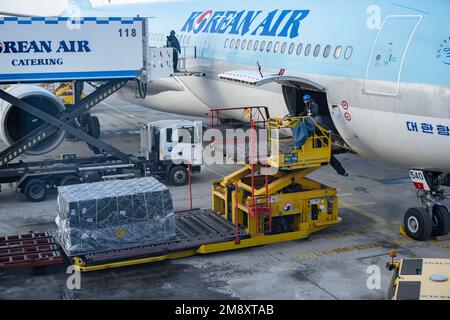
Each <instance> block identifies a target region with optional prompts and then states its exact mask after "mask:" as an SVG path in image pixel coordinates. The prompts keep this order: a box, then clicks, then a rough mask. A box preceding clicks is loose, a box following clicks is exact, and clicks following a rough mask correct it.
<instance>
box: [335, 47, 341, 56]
mask: <svg viewBox="0 0 450 320" xmlns="http://www.w3.org/2000/svg"><path fill="white" fill-rule="evenodd" d="M341 53H342V47H341V46H337V47H336V50H334V58H335V59H339V58H340V57H341Z"/></svg>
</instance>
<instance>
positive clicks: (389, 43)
mask: <svg viewBox="0 0 450 320" xmlns="http://www.w3.org/2000/svg"><path fill="white" fill-rule="evenodd" d="M422 18H423V17H422V16H419V15H401V16H400V15H398V16H388V17H386V19H385V20H384V22H383V25H382V26H381V28H380V30H379V31H378V34H377V37H376V38H375V41H374V44H373V47H372V51H371V53H370V58H369V61H368V65H367V72H366V81H365V91H366V93H372V94H380V95H388V96H397V95H398V93H399V85H400V78H401V73H402V68H403V62H404V60H405V57H406V54H407V52H408V48H409V45H410V43H411V40H412V39H413V37H414V34H415V32H416V30H417V27H418V26H419V24H420V22H421V21H422Z"/></svg>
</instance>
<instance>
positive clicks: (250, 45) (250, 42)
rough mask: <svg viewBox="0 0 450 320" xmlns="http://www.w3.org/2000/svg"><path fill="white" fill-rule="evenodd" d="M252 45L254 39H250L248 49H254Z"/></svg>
mask: <svg viewBox="0 0 450 320" xmlns="http://www.w3.org/2000/svg"><path fill="white" fill-rule="evenodd" d="M252 46H253V41H252V40H249V41H248V45H247V50H249V51H250V50H252Z"/></svg>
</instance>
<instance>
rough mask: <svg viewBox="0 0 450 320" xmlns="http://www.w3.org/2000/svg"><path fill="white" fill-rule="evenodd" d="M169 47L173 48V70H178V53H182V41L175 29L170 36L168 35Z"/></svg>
mask: <svg viewBox="0 0 450 320" xmlns="http://www.w3.org/2000/svg"><path fill="white" fill-rule="evenodd" d="M167 47H168V48H173V71H174V72H179V71H178V54H180V53H181V46H180V42H179V41H178V39H177V37H176V35H175V31H174V30H172V31H170V36H168V37H167Z"/></svg>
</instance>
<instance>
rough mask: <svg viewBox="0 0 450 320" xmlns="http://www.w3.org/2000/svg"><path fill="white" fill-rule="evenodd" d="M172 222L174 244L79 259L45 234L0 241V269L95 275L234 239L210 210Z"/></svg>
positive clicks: (230, 226)
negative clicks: (70, 267) (67, 266)
mask: <svg viewBox="0 0 450 320" xmlns="http://www.w3.org/2000/svg"><path fill="white" fill-rule="evenodd" d="M175 220H176V226H177V229H176V231H177V240H174V241H172V242H168V243H159V244H154V245H149V246H141V247H133V248H126V249H120V250H111V251H99V252H92V253H88V254H83V255H71V254H69V253H68V252H65V251H64V249H63V247H62V246H61V245H60V241H59V239H58V237H57V236H56V235H55V234H53V233H49V232H46V233H29V234H24V235H14V236H8V237H0V269H6V268H9V269H11V268H23V267H31V268H42V267H46V266H50V265H55V264H62V263H64V262H65V261H73V263H74V265H75V266H76V267H77V268H78V269H79V270H80V271H96V270H102V269H109V268H117V267H122V266H130V265H135V264H143V263H150V262H155V261H161V260H166V259H176V258H182V257H185V256H190V255H194V254H196V252H197V250H198V249H199V248H200V247H201V246H203V245H208V244H218V243H223V242H230V241H233V240H234V239H236V226H235V225H233V224H232V223H230V222H228V221H226V220H225V219H222V218H221V217H220V216H218V215H217V214H216V213H214V212H213V211H212V210H211V209H194V210H187V211H179V212H176V213H175ZM237 235H238V237H239V239H247V238H249V237H250V235H249V234H248V233H246V232H245V231H243V230H242V229H238V234H237Z"/></svg>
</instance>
